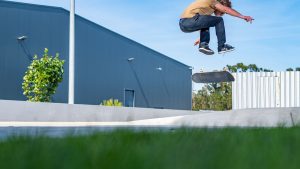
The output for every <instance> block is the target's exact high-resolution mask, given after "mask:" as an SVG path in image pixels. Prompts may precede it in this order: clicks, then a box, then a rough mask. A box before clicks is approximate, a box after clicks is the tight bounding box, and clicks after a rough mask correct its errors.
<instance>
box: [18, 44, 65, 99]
mask: <svg viewBox="0 0 300 169" xmlns="http://www.w3.org/2000/svg"><path fill="white" fill-rule="evenodd" d="M64 63H65V61H64V60H60V59H59V54H56V56H55V57H53V56H49V55H48V49H47V48H46V49H45V50H44V55H43V57H42V58H41V59H38V56H37V55H35V56H34V59H33V61H32V63H31V64H30V66H29V67H28V70H27V71H26V73H25V76H24V78H23V80H24V82H23V83H22V88H23V91H24V92H23V94H24V95H25V96H26V97H27V98H28V101H32V102H51V96H52V95H53V94H55V92H56V89H57V87H58V84H59V83H60V82H62V81H63V74H64V69H63V65H64Z"/></svg>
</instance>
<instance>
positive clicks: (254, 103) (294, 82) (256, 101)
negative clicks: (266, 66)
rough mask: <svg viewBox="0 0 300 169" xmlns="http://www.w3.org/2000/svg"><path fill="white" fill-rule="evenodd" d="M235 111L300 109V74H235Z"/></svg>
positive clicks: (233, 94)
mask: <svg viewBox="0 0 300 169" xmlns="http://www.w3.org/2000/svg"><path fill="white" fill-rule="evenodd" d="M233 76H234V77H235V82H234V83H233V85H232V106H233V109H250V108H279V107H300V72H299V71H291V72H258V73H254V72H247V73H234V74H233Z"/></svg>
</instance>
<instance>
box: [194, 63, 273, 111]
mask: <svg viewBox="0 0 300 169" xmlns="http://www.w3.org/2000/svg"><path fill="white" fill-rule="evenodd" d="M226 69H227V70H228V71H230V72H231V73H236V72H272V70H269V69H264V68H259V67H258V66H256V65H255V64H250V65H245V64H243V63H237V64H236V65H227V66H226ZM230 109H232V84H231V83H213V84H206V85H204V87H203V88H202V89H201V90H199V91H198V92H197V93H195V94H193V110H196V111H198V110H217V111H223V110H230Z"/></svg>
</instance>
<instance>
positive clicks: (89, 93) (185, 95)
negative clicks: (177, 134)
mask: <svg viewBox="0 0 300 169" xmlns="http://www.w3.org/2000/svg"><path fill="white" fill-rule="evenodd" d="M68 15H69V14H68V11H66V10H64V9H62V8H56V7H47V6H38V5H29V4H23V3H14V2H5V1H0V20H1V21H2V23H3V24H2V25H1V31H0V37H1V38H0V51H1V53H0V78H1V82H0V99H6V100H25V97H24V96H23V95H22V89H21V84H22V81H23V80H22V77H23V76H24V73H25V71H26V69H27V66H28V65H29V64H30V61H31V59H32V57H33V55H34V54H38V55H39V56H41V55H42V53H43V49H44V48H45V47H47V48H49V50H50V54H52V55H55V53H56V52H57V53H59V54H60V56H61V58H62V59H64V60H66V64H65V74H64V81H63V83H62V84H60V86H59V88H58V91H57V94H56V95H55V96H54V98H53V101H54V102H57V103H66V102H67V94H68V93H67V92H68V90H67V87H68V29H69V21H68ZM19 36H27V37H28V38H27V39H26V40H25V41H17V37H19ZM129 58H134V60H133V61H131V62H129V61H128V59H129ZM75 74H76V77H75V78H76V82H75V89H76V91H75V103H77V104H99V103H100V102H101V101H102V100H105V99H109V98H115V99H119V100H120V101H122V102H124V90H125V89H130V90H134V91H135V106H137V107H147V108H164V109H183V110H190V109H191V102H192V101H191V99H192V96H191V94H192V93H191V90H192V89H191V88H192V82H191V74H192V72H191V70H190V69H189V66H186V65H184V64H182V63H179V62H178V61H175V60H173V59H171V58H169V57H167V56H165V55H162V54H160V53H158V52H156V51H153V50H151V49H149V48H147V47H145V46H143V45H141V44H138V43H136V42H134V41H132V40H130V39H128V38H125V37H123V36H121V35H119V34H117V33H114V32H112V31H110V30H108V29H105V28H103V27H101V26H99V25H97V24H95V23H93V22H91V21H88V20H86V19H84V18H82V17H80V16H77V17H76V73H75Z"/></svg>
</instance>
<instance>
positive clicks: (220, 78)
mask: <svg viewBox="0 0 300 169" xmlns="http://www.w3.org/2000/svg"><path fill="white" fill-rule="evenodd" d="M192 80H193V81H194V82H195V83H221V82H233V81H234V80H235V79H234V77H233V76H232V74H231V73H229V72H228V71H220V72H203V73H195V74H193V76H192Z"/></svg>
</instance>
